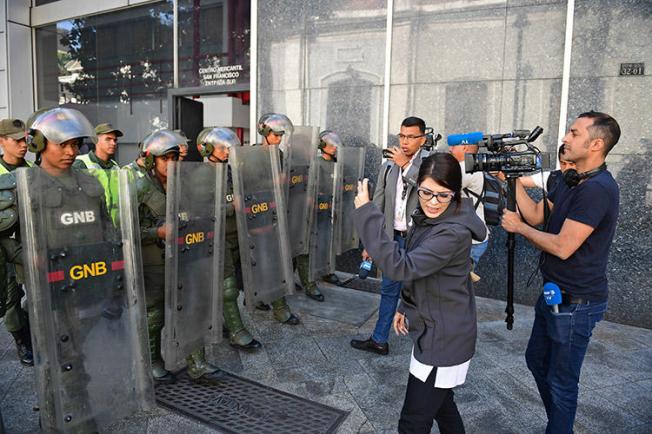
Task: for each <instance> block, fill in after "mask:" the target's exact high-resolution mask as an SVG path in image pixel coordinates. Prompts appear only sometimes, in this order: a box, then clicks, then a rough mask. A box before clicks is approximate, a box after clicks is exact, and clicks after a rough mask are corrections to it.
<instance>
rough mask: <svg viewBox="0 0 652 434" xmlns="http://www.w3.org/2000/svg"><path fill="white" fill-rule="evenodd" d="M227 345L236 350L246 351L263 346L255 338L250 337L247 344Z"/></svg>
mask: <svg viewBox="0 0 652 434" xmlns="http://www.w3.org/2000/svg"><path fill="white" fill-rule="evenodd" d="M229 345H231V346H232V347H233V348H236V349H238V350H246V351H252V350H257V349H258V348H260V347H262V346H263V344H261V343H260V342H258V341H257V340H256V339H252V340H251V342H249V343H248V344H247V345H240V344H235V343H230V344H229Z"/></svg>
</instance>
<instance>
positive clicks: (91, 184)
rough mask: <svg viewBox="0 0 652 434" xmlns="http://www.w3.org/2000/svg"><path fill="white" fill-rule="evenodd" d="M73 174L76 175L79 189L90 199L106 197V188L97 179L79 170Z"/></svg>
mask: <svg viewBox="0 0 652 434" xmlns="http://www.w3.org/2000/svg"><path fill="white" fill-rule="evenodd" d="M73 172H74V173H75V175H76V178H77V183H78V184H79V187H80V188H81V189H82V190H83V191H84V193H86V194H87V195H89V196H90V197H98V196H102V195H104V188H103V187H102V184H100V182H99V181H98V180H97V179H96V178H94V177H93V176H90V175H87V174H85V173H83V172H79V171H77V170H73Z"/></svg>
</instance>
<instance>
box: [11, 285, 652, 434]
mask: <svg viewBox="0 0 652 434" xmlns="http://www.w3.org/2000/svg"><path fill="white" fill-rule="evenodd" d="M324 286H325V287H327V288H326V290H325V293H326V297H327V300H326V302H325V303H323V304H320V305H319V306H317V307H319V312H317V310H316V309H315V306H316V305H317V302H313V301H312V300H307V299H305V296H304V295H303V294H302V293H298V294H297V295H295V296H293V297H294V300H291V303H292V304H293V306H294V308H295V309H296V310H297V312H298V313H299V314H300V316H301V319H302V324H301V325H299V326H296V327H290V326H285V325H280V324H278V323H276V322H275V321H274V320H273V319H272V318H271V314H270V313H269V312H259V311H256V312H255V313H254V314H253V321H252V317H250V316H249V315H245V316H246V317H247V318H246V321H247V323H248V325H249V326H250V327H251V329H252V330H254V334H255V335H256V337H257V338H258V339H259V340H261V341H262V342H263V344H264V348H263V349H262V350H260V351H258V352H256V353H245V352H238V351H235V350H233V349H231V348H230V347H228V345H225V346H220V347H218V348H216V349H215V350H214V351H213V355H212V357H214V359H215V360H216V361H218V363H219V365H220V366H221V367H223V368H224V369H225V370H228V371H231V372H233V373H235V374H238V375H241V376H244V377H247V378H250V379H252V380H254V381H258V382H261V383H264V384H267V385H270V386H272V387H275V388H278V389H281V390H284V391H287V392H290V393H293V394H296V395H300V396H303V397H306V398H308V399H311V400H315V401H319V402H322V403H325V404H328V405H331V406H334V407H338V408H341V409H344V410H347V411H350V414H349V416H348V417H347V418H346V420H345V421H344V423H343V424H342V425H341V426H340V429H339V432H342V433H352V432H369V433H371V432H377V433H384V432H396V426H397V422H398V416H399V412H400V409H401V405H402V402H403V397H404V393H405V384H406V382H407V376H408V364H409V360H410V350H411V342H410V340H409V339H408V338H399V337H397V336H394V335H392V336H391V338H390V354H389V355H388V356H384V357H383V356H375V355H372V354H369V353H364V352H360V351H357V350H354V349H352V348H351V347H350V346H349V340H350V339H351V338H352V337H363V338H366V337H368V336H369V335H370V333H371V331H372V330H373V327H374V324H375V321H376V315H377V313H376V311H374V310H373V306H377V303H378V299H379V296H378V295H376V294H370V293H363V292H360V291H355V290H352V289H344V288H338V287H332V286H328V285H324ZM349 297H350V298H351V303H350V305H351V306H354V307H353V308H354V309H359V312H360V315H361V316H363V317H364V316H368V315H371V316H370V317H368V319H367V320H366V321H364V323H362V325H360V326H358V325H356V324H359V323H360V321H363V320H364V318H362V319H360V317H358V318H357V320H354V319H355V318H354V317H352V316H351V315H350V312H349V314H346V315H345V314H341V309H342V307H341V306H342V301H343V300H346V301H348V300H349ZM329 299H330V300H331V302H329ZM335 300H337V301H338V303H335V302H334V301H335ZM477 301H478V314H479V315H478V316H479V325H478V327H479V335H478V346H477V352H476V355H475V356H474V358H473V360H472V362H471V367H470V370H469V375H468V377H467V382H466V384H465V385H464V386H462V387H460V388H458V389H456V401H457V403H458V406H459V408H460V413H461V414H462V418H463V419H464V423H465V425H466V430H467V432H469V433H543V432H544V431H545V411H544V409H543V405H542V404H541V402H540V399H539V396H538V393H537V391H536V386H535V384H534V380H533V379H532V377H531V375H530V373H529V371H528V370H527V368H526V366H525V360H524V356H523V354H524V352H525V346H526V344H527V339H528V336H529V332H530V327H531V325H532V320H533V309H532V308H531V307H528V306H520V305H517V306H516V314H515V318H516V321H515V323H514V329H513V330H512V331H508V330H506V328H505V324H504V313H503V311H504V308H505V305H504V302H501V301H496V300H491V299H484V298H478V299H477ZM344 305H346V303H344ZM369 306H372V308H371V309H370V308H369ZM338 309H340V310H338ZM334 318H337V319H338V320H335V319H334ZM651 397H652V330H647V329H640V328H635V327H630V326H623V325H619V324H614V323H609V322H605V321H603V322H601V323H600V324H598V326H597V327H596V329H595V331H594V335H593V339H592V341H591V344H590V346H589V351H588V355H587V358H586V361H585V363H584V369H583V372H582V377H581V390H580V403H579V409H578V414H577V420H576V424H575V432H576V433H652V398H651ZM36 404H37V400H36V395H35V393H34V379H33V370H32V369H31V368H24V367H22V366H21V365H20V364H19V362H18V361H17V359H16V356H15V350H14V346H13V341H12V339H11V336H10V335H9V334H8V333H7V332H6V330H5V328H4V326H0V408H1V410H2V416H3V418H4V423H5V427H6V429H7V432H9V433H25V432H35V431H38V413H36V412H34V411H33V410H32V408H33V407H34V406H35V405H36ZM116 432H131V433H181V432H184V433H191V432H192V433H202V432H215V431H213V430H210V429H208V428H206V427H205V426H204V425H200V424H198V423H196V422H194V421H192V420H189V419H187V418H185V417H182V416H178V415H176V414H173V413H170V412H169V411H167V410H164V409H157V410H155V411H154V412H152V413H151V414H148V415H145V416H142V417H137V418H135V419H134V420H131V421H129V422H128V423H127V424H123V425H121V427H120V428H117V429H116ZM433 432H438V431H437V428H436V427H435V428H434V429H433Z"/></svg>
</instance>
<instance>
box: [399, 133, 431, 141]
mask: <svg viewBox="0 0 652 434" xmlns="http://www.w3.org/2000/svg"><path fill="white" fill-rule="evenodd" d="M396 137H398V139H399V140H414V139H420V138H421V137H425V134H420V135H418V136H413V135H412V134H410V135H405V134H397V135H396Z"/></svg>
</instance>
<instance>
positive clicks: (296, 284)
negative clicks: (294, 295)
mask: <svg viewBox="0 0 652 434" xmlns="http://www.w3.org/2000/svg"><path fill="white" fill-rule="evenodd" d="M294 290H295V291H303V286H301V285H299V284H298V283H295V284H294Z"/></svg>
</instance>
